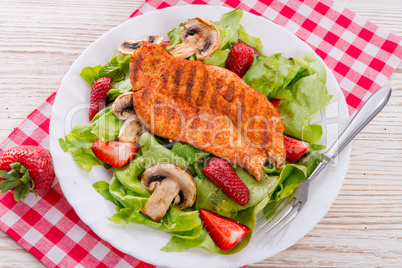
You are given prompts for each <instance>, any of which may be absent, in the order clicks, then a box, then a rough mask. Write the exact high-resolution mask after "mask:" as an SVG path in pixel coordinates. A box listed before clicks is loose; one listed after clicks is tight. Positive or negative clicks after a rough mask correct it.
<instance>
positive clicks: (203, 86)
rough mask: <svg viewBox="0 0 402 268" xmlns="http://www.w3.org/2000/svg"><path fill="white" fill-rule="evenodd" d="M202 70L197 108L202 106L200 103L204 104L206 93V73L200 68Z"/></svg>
mask: <svg viewBox="0 0 402 268" xmlns="http://www.w3.org/2000/svg"><path fill="white" fill-rule="evenodd" d="M202 70H203V74H202V83H201V87H200V93H199V95H198V98H197V101H196V105H197V106H201V105H202V103H203V102H204V98H205V93H206V91H207V82H208V72H207V70H205V68H202Z"/></svg>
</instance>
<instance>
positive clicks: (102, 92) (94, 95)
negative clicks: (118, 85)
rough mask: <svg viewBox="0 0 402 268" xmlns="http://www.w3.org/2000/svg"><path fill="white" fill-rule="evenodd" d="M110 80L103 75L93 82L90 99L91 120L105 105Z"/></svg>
mask: <svg viewBox="0 0 402 268" xmlns="http://www.w3.org/2000/svg"><path fill="white" fill-rule="evenodd" d="M110 81H111V79H110V78H109V77H102V78H99V79H98V80H95V81H94V82H93V83H92V87H91V99H90V101H89V121H91V120H92V118H94V116H95V115H96V114H97V113H98V112H99V111H100V110H102V109H103V108H104V107H105V103H106V98H107V92H108V91H109V87H110Z"/></svg>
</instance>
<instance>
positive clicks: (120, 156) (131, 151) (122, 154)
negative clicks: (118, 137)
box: [91, 138, 137, 168]
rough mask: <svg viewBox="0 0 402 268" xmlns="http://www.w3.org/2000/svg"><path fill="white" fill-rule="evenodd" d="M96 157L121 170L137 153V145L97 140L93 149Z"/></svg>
mask: <svg viewBox="0 0 402 268" xmlns="http://www.w3.org/2000/svg"><path fill="white" fill-rule="evenodd" d="M91 149H92V151H93V152H94V154H95V156H96V157H97V158H99V159H100V160H102V161H103V162H106V163H108V164H109V165H111V166H112V167H115V168H119V167H122V166H124V165H125V164H127V163H128V162H130V161H131V160H132V159H133V158H134V156H135V154H136V153H137V145H136V144H135V143H131V142H121V141H109V142H104V141H103V140H101V139H99V138H97V139H96V140H95V141H94V143H93V144H92V147H91Z"/></svg>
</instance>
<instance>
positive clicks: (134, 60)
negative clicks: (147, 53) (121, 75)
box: [130, 55, 144, 81]
mask: <svg viewBox="0 0 402 268" xmlns="http://www.w3.org/2000/svg"><path fill="white" fill-rule="evenodd" d="M143 61H144V56H143V55H140V56H139V57H138V58H137V57H136V58H132V59H131V62H130V64H133V66H134V72H131V81H137V74H138V69H139V68H140V66H141V64H142V62H143Z"/></svg>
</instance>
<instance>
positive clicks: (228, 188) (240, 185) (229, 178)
mask: <svg viewBox="0 0 402 268" xmlns="http://www.w3.org/2000/svg"><path fill="white" fill-rule="evenodd" d="M202 171H204V172H205V174H207V176H208V177H209V178H210V179H211V180H212V181H213V182H215V183H216V184H217V185H218V186H219V187H220V188H221V189H222V191H223V192H224V193H225V194H227V195H228V196H229V197H230V198H232V199H233V200H234V201H235V202H236V203H238V204H240V205H242V206H244V205H245V204H247V203H248V201H249V199H250V191H249V190H248V188H247V186H246V185H245V184H244V182H243V181H242V180H241V179H240V178H239V176H237V174H236V171H235V170H234V169H233V167H232V166H231V165H230V164H229V163H228V162H226V161H225V160H223V159H221V158H213V159H211V161H209V163H208V164H207V166H206V167H205V168H204V169H203V170H202Z"/></svg>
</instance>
